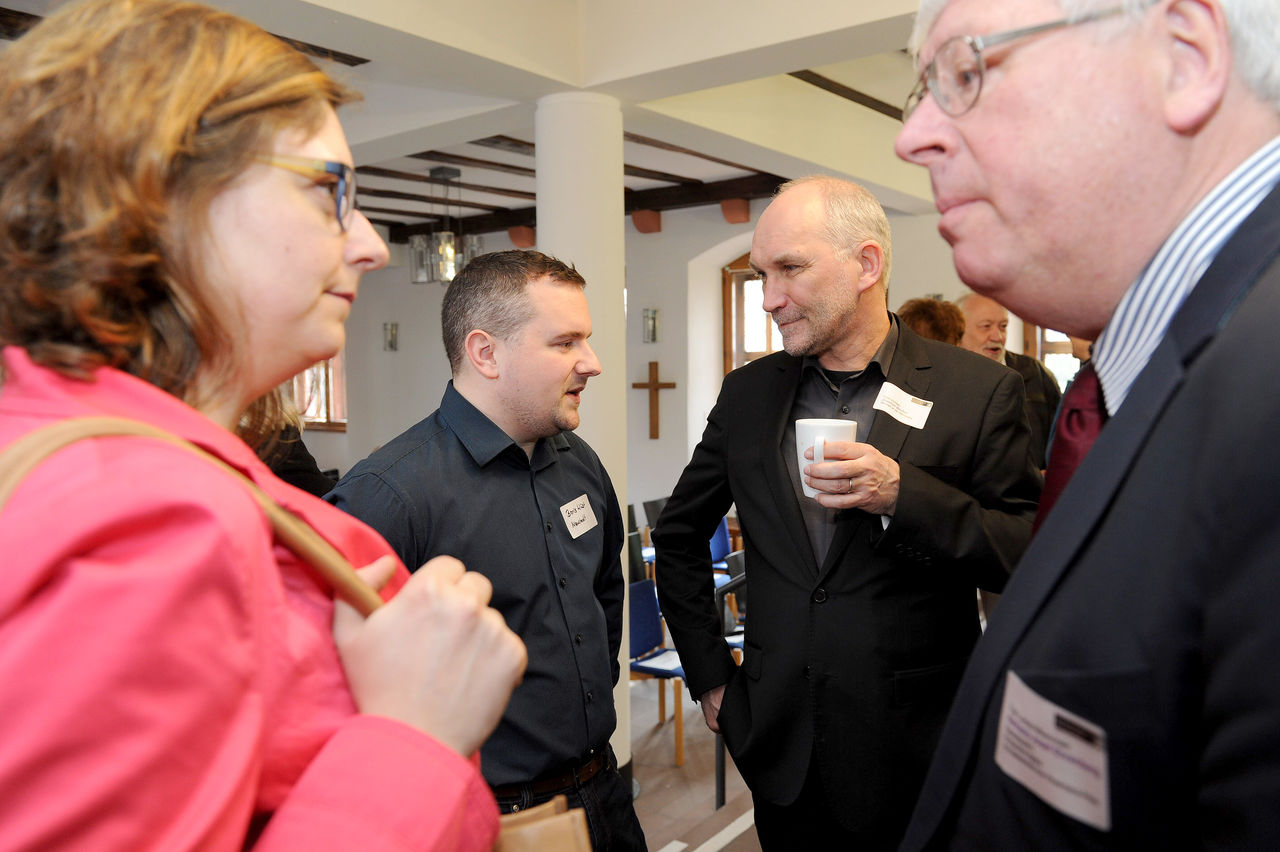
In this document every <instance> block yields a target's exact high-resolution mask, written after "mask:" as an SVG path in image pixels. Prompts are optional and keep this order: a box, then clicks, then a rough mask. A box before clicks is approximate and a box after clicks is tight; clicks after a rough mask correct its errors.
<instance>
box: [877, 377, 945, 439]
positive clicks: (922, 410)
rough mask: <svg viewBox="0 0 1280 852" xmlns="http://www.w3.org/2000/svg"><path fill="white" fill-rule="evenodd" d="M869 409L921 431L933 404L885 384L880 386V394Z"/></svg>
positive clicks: (887, 383) (893, 385) (891, 384)
mask: <svg viewBox="0 0 1280 852" xmlns="http://www.w3.org/2000/svg"><path fill="white" fill-rule="evenodd" d="M871 407H872V408H874V409H876V410H877V411H884V412H886V413H887V414H888V415H889V416H890V417H892V418H893V419H894V420H897V421H898V422H899V423H905V424H906V425H908V426H910V427H912V428H913V429H923V428H924V422H925V421H926V420H928V419H929V412H930V411H932V410H933V402H932V400H928V399H920V397H918V396H912V395H911V394H909V393H907V392H906V391H904V390H903V389H902V388H900V387H898V386H897V385H895V384H893V383H891V382H885V383H884V384H882V385H880V393H879V394H878V395H877V396H876V401H875V403H874V404H873V405H872V406H871Z"/></svg>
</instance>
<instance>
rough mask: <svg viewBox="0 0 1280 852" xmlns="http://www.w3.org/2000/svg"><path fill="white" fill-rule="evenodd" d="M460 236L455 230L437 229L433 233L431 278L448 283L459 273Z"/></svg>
mask: <svg viewBox="0 0 1280 852" xmlns="http://www.w3.org/2000/svg"><path fill="white" fill-rule="evenodd" d="M458 255H459V252H458V238H457V237H455V236H454V233H453V231H436V232H435V233H434V234H432V235H431V251H430V258H431V263H430V265H429V267H428V268H429V269H430V272H431V280H432V281H438V282H439V283H441V284H448V283H449V282H450V281H452V280H453V276H454V275H456V274H457V273H458V259H459V258H458Z"/></svg>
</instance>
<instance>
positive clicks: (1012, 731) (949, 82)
mask: <svg viewBox="0 0 1280 852" xmlns="http://www.w3.org/2000/svg"><path fill="white" fill-rule="evenodd" d="M912 44H913V50H914V52H915V54H916V56H917V60H918V62H919V63H920V68H921V69H922V70H921V75H920V82H919V84H918V85H917V86H916V88H915V90H914V91H913V92H912V94H911V96H910V98H909V99H908V102H907V110H906V112H907V117H906V122H905V125H904V127H903V130H902V132H901V134H900V135H899V137H898V141H897V146H896V147H897V152H898V154H899V156H901V157H903V158H904V159H906V160H909V161H910V162H913V163H917V164H919V165H922V166H925V167H927V168H928V169H929V173H930V178H931V180H932V185H933V191H934V195H935V197H936V200H937V207H938V211H939V213H940V214H941V218H940V221H939V225H938V228H939V231H940V232H941V233H942V235H943V236H944V237H945V238H946V239H947V241H948V242H949V243H951V246H952V249H953V252H954V260H955V265H956V269H957V271H958V272H959V274H960V276H961V278H962V279H963V280H964V281H965V282H966V283H967V284H968V285H969V286H970V287H972V288H973V289H974V290H976V291H977V292H979V293H982V294H984V295H986V296H989V297H990V298H993V299H996V300H997V301H999V302H1001V303H1002V304H1004V305H1005V306H1007V307H1009V308H1010V309H1011V310H1013V311H1014V312H1016V313H1017V314H1018V315H1020V316H1022V317H1025V318H1026V319H1028V320H1030V321H1032V322H1035V323H1038V324H1041V325H1044V326H1048V327H1051V328H1056V329H1061V330H1063V331H1065V332H1067V333H1068V334H1070V335H1074V336H1077V337H1083V338H1089V339H1092V338H1097V340H1096V343H1095V346H1094V350H1093V355H1094V357H1093V360H1092V362H1091V366H1090V368H1089V369H1088V370H1087V371H1082V373H1084V372H1087V373H1088V376H1087V380H1085V381H1081V380H1080V379H1078V380H1077V381H1076V383H1075V384H1074V385H1073V386H1072V389H1071V390H1070V391H1069V392H1068V394H1067V396H1066V398H1065V399H1064V401H1063V411H1064V414H1063V415H1060V418H1059V423H1058V427H1057V428H1058V432H1057V437H1055V439H1054V446H1053V449H1052V454H1051V457H1050V461H1049V471H1048V474H1047V482H1048V481H1053V480H1055V479H1056V480H1057V481H1059V482H1065V483H1066V485H1065V490H1063V491H1061V497H1060V499H1059V500H1058V501H1057V503H1056V504H1055V505H1054V507H1053V508H1052V509H1051V510H1048V511H1046V510H1045V506H1044V505H1043V503H1042V507H1041V515H1040V518H1039V520H1040V522H1041V526H1040V527H1039V532H1038V533H1037V535H1036V536H1035V538H1033V540H1032V543H1031V546H1030V548H1029V549H1028V550H1027V552H1026V554H1025V556H1024V557H1023V559H1022V561H1021V563H1020V564H1019V567H1018V569H1017V571H1016V572H1015V574H1014V576H1013V579H1012V580H1011V581H1010V583H1009V585H1008V586H1007V587H1006V590H1005V596H1004V599H1003V601H1002V603H1001V609H1000V617H999V618H997V619H995V620H994V621H993V622H992V624H991V627H990V630H989V631H988V633H987V634H986V636H985V637H984V639H983V641H982V642H981V643H980V644H979V648H978V650H977V651H976V652H975V654H974V656H973V659H972V661H971V663H970V666H969V669H968V671H967V673H966V675H965V678H964V681H963V683H962V684H961V687H960V691H959V693H958V695H957V698H956V702H955V705H954V707H953V709H952V714H951V717H950V719H949V720H948V723H947V727H946V729H945V731H944V733H943V736H942V741H941V743H940V745H939V747H938V751H937V753H936V756H935V758H934V762H933V766H932V768H931V770H930V774H929V777H928V780H927V781H926V783H925V788H924V790H923V792H922V793H921V798H920V801H919V804H918V805H917V808H916V812H915V814H914V816H913V819H912V823H911V826H910V827H909V829H908V832H907V837H906V839H905V841H904V843H903V847H902V848H903V849H905V850H916V849H943V848H951V849H974V848H983V849H1018V850H1022V849H1058V848H1073V849H1074V848H1089V849H1192V848H1231V849H1262V848H1275V845H1276V842H1277V838H1280V678H1277V677H1275V676H1274V674H1269V673H1268V672H1269V670H1270V664H1271V661H1272V660H1274V659H1276V658H1277V657H1278V656H1280V618H1277V612H1276V609H1277V607H1278V606H1280V570H1277V567H1278V566H1280V501H1278V500H1277V499H1276V497H1275V494H1276V481H1277V480H1278V479H1280V440H1277V435H1276V428H1275V424H1276V422H1277V421H1280V394H1277V393H1275V389H1274V385H1273V384H1272V382H1273V381H1274V380H1275V378H1276V373H1277V370H1276V366H1275V365H1276V364H1277V363H1278V357H1280V335H1278V334H1277V329H1280V260H1278V259H1277V258H1278V256H1280V189H1277V186H1278V185H1280V64H1278V63H1277V62H1276V57H1277V56H1278V55H1280V4H1277V3H1276V0H1155V2H1151V0H1144V1H1143V2H1131V3H1127V4H1124V5H1122V6H1115V5H1113V4H1108V3H1090V2H1087V0H1062V3H1061V4H1060V5H1059V4H1058V3H1055V2H1053V0H1025V2H1019V3H1013V2H1007V0H999V1H998V2H997V0H924V3H923V5H922V7H921V10H920V15H919V17H918V19H917V22H916V31H915V33H914V35H913V38H912ZM1267 376H1271V377H1272V378H1271V379H1270V380H1269V379H1267ZM1090 411H1092V412H1096V414H1094V415H1088V416H1084V415H1081V414H1080V412H1090ZM1081 424H1088V425H1089V428H1081ZM1064 434H1066V435H1067V436H1068V439H1069V441H1070V443H1071V444H1072V447H1071V448H1070V452H1067V448H1064V452H1063V453H1062V457H1063V458H1065V457H1066V456H1067V455H1072V454H1074V456H1075V457H1076V458H1079V457H1080V455H1081V454H1083V459H1082V460H1080V461H1079V467H1078V468H1077V469H1076V470H1075V471H1074V475H1072V471H1071V470H1069V469H1067V467H1066V465H1065V464H1064V463H1063V460H1062V459H1061V458H1060V457H1059V443H1060V442H1063V441H1064V440H1066V439H1064ZM1090 441H1095V442H1094V443H1092V446H1091V448H1090V445H1089V442H1090ZM1048 489H1049V486H1048V484H1046V491H1048Z"/></svg>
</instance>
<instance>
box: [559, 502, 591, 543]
mask: <svg viewBox="0 0 1280 852" xmlns="http://www.w3.org/2000/svg"><path fill="white" fill-rule="evenodd" d="M560 514H562V515H564V525H565V527H566V528H568V530H569V535H571V536H573V537H574V538H577V537H578V536H580V535H582V534H583V533H585V532H587V531H588V530H592V529H595V526H596V524H598V523H599V521H597V520H596V513H595V512H594V511H593V510H592V508H591V501H590V500H588V499H587V495H586V494H583V495H582V496H581V497H575V498H573V499H572V500H570V501H569V502H568V503H565V504H564V505H563V506H561V507H560Z"/></svg>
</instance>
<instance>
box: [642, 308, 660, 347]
mask: <svg viewBox="0 0 1280 852" xmlns="http://www.w3.org/2000/svg"><path fill="white" fill-rule="evenodd" d="M643 328H644V331H643V339H644V342H645V343H657V342H658V309H657V308H645V309H644V326H643Z"/></svg>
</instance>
